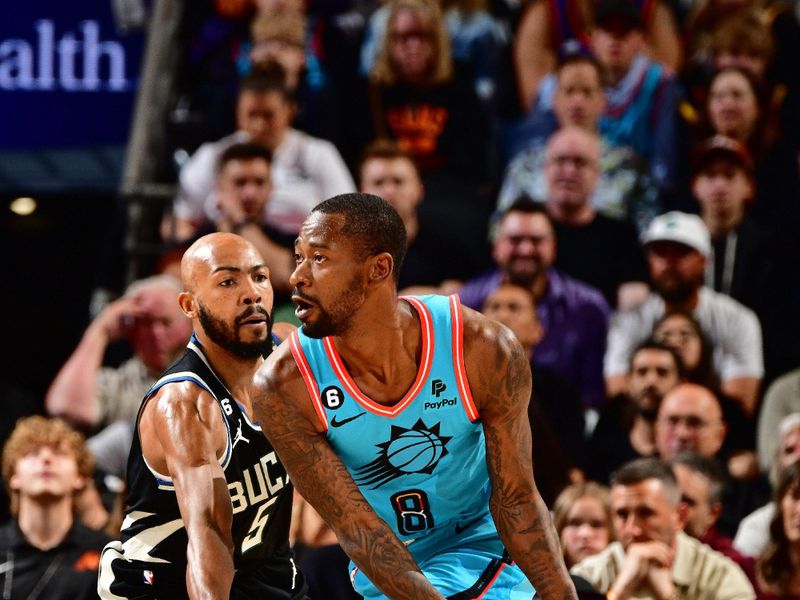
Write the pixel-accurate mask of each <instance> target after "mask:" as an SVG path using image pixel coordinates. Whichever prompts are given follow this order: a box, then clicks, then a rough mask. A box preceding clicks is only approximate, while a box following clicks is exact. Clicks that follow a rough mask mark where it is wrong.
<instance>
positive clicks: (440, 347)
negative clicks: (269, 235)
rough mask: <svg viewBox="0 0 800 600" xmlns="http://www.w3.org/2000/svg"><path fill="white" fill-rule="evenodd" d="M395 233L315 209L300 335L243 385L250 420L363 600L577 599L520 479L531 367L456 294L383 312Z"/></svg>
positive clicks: (538, 504)
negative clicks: (339, 550) (317, 517)
mask: <svg viewBox="0 0 800 600" xmlns="http://www.w3.org/2000/svg"><path fill="white" fill-rule="evenodd" d="M405 237H406V236H405V230H404V227H403V222H402V221H401V219H400V217H399V216H398V215H397V213H396V212H395V211H394V209H392V208H391V207H390V206H389V204H388V203H386V202H385V201H383V200H382V199H381V198H378V197H377V196H371V195H368V194H345V195H342V196H336V197H334V198H331V199H330V200H326V201H325V202H323V203H321V204H319V205H318V206H317V207H316V208H315V209H314V210H313V211H312V213H311V215H310V216H309V217H308V218H307V219H306V221H305V223H304V225H303V227H302V229H301V231H300V234H299V237H298V238H297V241H296V242H295V259H296V269H295V271H294V273H293V274H292V277H291V283H292V285H293V286H294V287H295V290H294V293H293V298H292V299H293V301H294V302H295V304H296V305H297V309H296V314H297V316H298V318H299V319H300V321H301V322H302V328H301V332H299V333H295V334H294V335H292V336H291V337H290V339H289V343H284V344H283V345H281V346H280V347H279V348H278V349H277V350H276V351H275V352H274V353H273V354H272V355H271V356H270V357H269V359H268V360H267V362H266V363H265V364H264V365H263V366H262V367H261V368H260V369H259V370H258V372H257V373H256V376H255V378H254V385H253V398H254V408H255V412H256V415H257V417H258V418H259V420H260V421H261V422H262V424H263V427H264V431H265V433H266V435H267V437H268V438H269V440H270V442H271V443H272V444H273V447H274V448H275V449H276V450H277V452H278V455H279V457H280V458H281V461H282V462H283V464H284V465H285V466H286V469H287V471H288V472H289V476H290V478H291V479H292V481H293V482H294V484H295V486H296V488H297V489H298V490H299V492H300V493H301V495H302V496H303V497H304V498H305V499H306V500H307V501H308V502H310V503H311V504H312V505H313V506H314V507H315V508H316V509H317V510H318V511H319V513H320V514H321V515H322V517H323V518H324V519H325V521H326V522H327V523H328V524H329V525H330V526H331V527H332V528H333V530H334V531H335V533H336V535H337V537H338V539H339V542H340V543H341V545H342V547H343V548H344V550H345V551H346V552H347V553H348V554H349V555H350V557H351V559H352V560H353V563H354V565H351V568H352V577H353V582H354V587H355V589H356V591H357V592H359V593H360V594H362V595H363V596H364V597H365V598H367V599H372V598H384V597H389V598H393V599H401V598H445V597H447V598H454V599H455V598H459V599H461V598H465V599H466V598H486V599H500V598H503V599H514V600H516V599H522V598H525V599H526V600H528V599H530V598H531V597H532V596H533V594H534V588H533V586H536V589H537V591H538V595H539V596H540V597H542V598H546V599H547V600H550V599H562V598H575V597H576V596H575V591H574V588H573V586H572V583H571V581H570V579H569V575H568V573H567V570H566V568H565V566H564V563H563V561H562V559H561V552H560V550H559V547H558V541H557V538H556V535H555V531H554V529H553V527H552V524H551V522H550V518H549V515H548V512H547V509H546V507H545V505H544V503H543V502H542V500H541V498H540V497H539V494H538V492H537V490H536V486H535V484H534V481H533V475H532V468H531V455H530V448H531V442H530V436H531V432H530V428H529V425H528V417H527V405H528V400H529V398H530V389H531V375H530V368H529V366H528V360H527V358H526V357H525V354H524V352H523V351H522V348H521V347H520V346H519V344H518V343H517V341H516V339H515V338H514V336H513V334H512V333H511V332H510V331H509V330H508V329H506V328H505V327H503V326H502V325H499V324H498V323H496V322H494V321H490V320H489V319H487V318H485V317H483V316H482V315H480V314H478V313H476V312H473V311H471V310H469V309H466V308H462V307H461V306H460V304H459V301H458V298H457V297H455V296H453V297H449V298H448V297H443V296H426V297H419V298H414V297H407V298H398V297H397V292H396V276H397V273H398V272H399V270H400V268H401V265H402V261H403V255H404V252H405ZM531 584H533V586H532V585H531Z"/></svg>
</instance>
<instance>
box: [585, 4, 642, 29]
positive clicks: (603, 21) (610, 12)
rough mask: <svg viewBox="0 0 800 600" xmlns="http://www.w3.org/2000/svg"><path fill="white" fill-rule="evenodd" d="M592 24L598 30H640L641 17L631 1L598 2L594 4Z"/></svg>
mask: <svg viewBox="0 0 800 600" xmlns="http://www.w3.org/2000/svg"><path fill="white" fill-rule="evenodd" d="M594 23H595V26H596V27H599V28H600V29H607V28H610V29H622V30H630V29H642V27H643V23H642V15H641V13H640V12H639V8H638V7H637V6H636V5H635V4H634V3H633V2H632V0H600V2H598V3H597V4H595V8H594Z"/></svg>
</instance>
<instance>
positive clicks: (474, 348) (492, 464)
mask: <svg viewBox="0 0 800 600" xmlns="http://www.w3.org/2000/svg"><path fill="white" fill-rule="evenodd" d="M463 310H464V357H465V360H466V367H467V377H468V379H469V384H470V388H471V390H472V395H473V398H474V400H475V404H476V407H477V408H478V411H479V413H480V416H481V420H482V422H483V429H484V433H485V435H486V462H487V465H488V468H489V477H490V479H491V482H492V497H491V501H490V505H489V506H490V509H491V511H492V517H493V518H494V522H495V525H496V526H497V531H498V532H499V533H500V538H501V539H502V540H503V543H504V544H505V546H506V548H507V549H508V552H509V554H510V555H511V558H512V559H514V561H515V562H516V563H517V564H518V565H519V566H520V568H521V569H522V570H523V572H524V573H525V575H527V577H528V579H530V581H531V583H533V585H534V586H535V587H536V591H537V594H538V596H540V597H542V598H547V599H548V600H550V599H551V598H554V599H555V598H558V599H561V598H564V599H567V598H577V596H576V595H575V588H574V587H573V585H572V582H571V580H570V578H569V574H568V573H567V569H566V567H565V566H564V560H563V558H562V555H561V548H560V546H559V544H558V538H557V536H556V532H555V529H554V528H553V524H552V522H551V520H550V514H549V512H548V510H547V507H546V506H545V504H544V502H543V501H542V498H541V496H539V492H538V491H537V489H536V484H535V483H534V481H533V467H532V463H531V429H530V424H529V423H528V411H527V408H528V402H529V400H530V394H531V370H530V365H529V364H528V359H527V357H526V356H525V353H524V352H523V350H522V347H521V346H520V345H519V342H517V340H516V338H515V337H514V335H513V334H512V333H511V331H510V330H509V329H507V328H506V327H504V326H502V325H500V324H499V323H496V322H494V321H491V320H489V319H486V318H485V317H483V316H482V315H480V314H478V313H475V312H474V311H471V310H470V309H467V308H465V309H463Z"/></svg>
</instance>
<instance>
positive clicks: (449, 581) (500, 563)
mask: <svg viewBox="0 0 800 600" xmlns="http://www.w3.org/2000/svg"><path fill="white" fill-rule="evenodd" d="M418 564H419V566H420V568H421V569H422V572H423V573H424V574H425V577H427V578H428V581H430V582H431V584H433V587H435V588H436V589H437V590H438V591H439V592H441V593H442V594H444V595H445V596H447V598H448V599H449V600H472V599H474V598H481V599H482V600H531V598H533V594H534V589H533V586H532V585H531V583H530V582H529V581H528V578H527V577H525V574H524V573H523V572H522V570H521V569H520V568H519V567H518V566H517V565H516V564H514V563H513V562H511V560H510V559H509V558H508V556H507V555H500V556H498V554H497V553H495V552H486V551H483V550H480V549H476V548H459V549H457V550H449V551H445V552H441V553H437V554H433V555H431V556H429V557H428V558H426V559H425V560H422V561H418ZM351 579H352V581H353V587H354V588H355V590H356V591H357V592H358V593H359V594H361V595H362V596H364V599H365V600H378V599H379V598H386V596H385V595H384V594H383V593H382V592H381V591H380V590H378V588H377V587H375V586H374V585H373V584H372V582H371V581H370V580H369V579H367V577H366V575H364V574H363V573H362V572H361V571H360V570H358V569H351Z"/></svg>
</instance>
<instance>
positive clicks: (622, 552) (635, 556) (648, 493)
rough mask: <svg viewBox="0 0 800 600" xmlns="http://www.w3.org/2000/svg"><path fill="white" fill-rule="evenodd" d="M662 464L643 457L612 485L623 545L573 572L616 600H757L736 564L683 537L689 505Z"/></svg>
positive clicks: (610, 548)
mask: <svg viewBox="0 0 800 600" xmlns="http://www.w3.org/2000/svg"><path fill="white" fill-rule="evenodd" d="M680 500H681V492H680V489H679V487H678V483H677V481H676V480H675V475H674V474H673V473H672V471H671V469H670V468H669V467H668V466H666V465H665V464H664V463H662V462H661V461H659V460H658V459H654V458H642V459H638V460H635V461H633V462H631V463H628V464H627V465H625V466H623V467H622V468H620V469H619V470H618V471H617V472H616V473H615V474H614V477H613V479H612V485H611V512H612V514H613V516H614V528H615V530H616V534H617V539H618V540H619V541H617V542H612V543H611V544H610V545H609V546H608V547H606V549H605V550H603V551H602V552H600V553H599V554H596V555H594V556H590V557H589V558H586V559H584V560H583V561H581V562H580V563H578V564H577V565H576V566H574V567H573V568H572V569H571V572H572V573H573V574H575V575H578V576H580V577H583V578H584V579H586V580H587V581H589V582H590V583H591V584H592V585H593V586H594V588H595V589H596V590H597V591H598V592H601V593H603V594H606V595H607V597H608V598H610V599H611V600H615V599H617V598H619V599H628V598H653V599H667V598H691V599H692V600H752V599H753V598H755V593H754V592H753V587H752V586H751V585H750V582H749V581H748V580H747V577H746V576H745V574H744V573H743V572H742V570H741V569H740V568H739V566H738V565H736V563H734V562H733V561H731V560H730V559H728V558H726V557H725V556H723V555H722V554H719V553H717V552H714V551H713V550H711V548H709V547H708V546H706V545H705V544H701V543H700V542H699V541H697V540H695V539H693V538H691V537H690V536H688V535H686V534H685V533H683V531H682V530H683V527H684V525H685V523H686V518H687V514H686V506H685V505H683V504H682V503H681V501H680Z"/></svg>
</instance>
